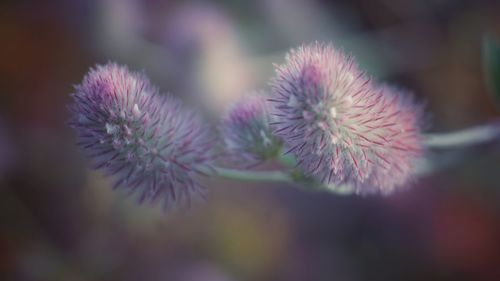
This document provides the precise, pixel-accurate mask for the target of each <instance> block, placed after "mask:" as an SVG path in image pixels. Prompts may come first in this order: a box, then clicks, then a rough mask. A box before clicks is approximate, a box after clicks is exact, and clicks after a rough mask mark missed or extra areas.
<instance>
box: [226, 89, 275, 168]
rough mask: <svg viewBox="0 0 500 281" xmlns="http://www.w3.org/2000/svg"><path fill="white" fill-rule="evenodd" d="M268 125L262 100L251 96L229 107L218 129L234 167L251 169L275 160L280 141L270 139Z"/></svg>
mask: <svg viewBox="0 0 500 281" xmlns="http://www.w3.org/2000/svg"><path fill="white" fill-rule="evenodd" d="M269 123H270V115H269V106H268V103H267V102H266V96H264V95H262V94H259V93H254V94H250V95H248V96H245V97H244V98H242V99H241V100H240V101H238V102H237V103H235V104H233V105H232V106H231V108H229V110H228V111H227V112H226V114H225V116H224V118H223V120H222V124H221V128H220V132H221V135H222V138H223V140H224V144H225V149H226V152H227V154H228V156H229V157H228V158H229V159H230V160H232V161H233V162H234V163H240V164H241V163H242V164H243V165H245V166H253V165H256V164H259V163H261V162H262V161H264V160H267V159H271V158H273V157H275V156H276V155H277V154H278V152H279V151H280V148H281V141H280V140H279V138H278V137H276V136H275V135H273V133H272V131H271V128H270V126H269Z"/></svg>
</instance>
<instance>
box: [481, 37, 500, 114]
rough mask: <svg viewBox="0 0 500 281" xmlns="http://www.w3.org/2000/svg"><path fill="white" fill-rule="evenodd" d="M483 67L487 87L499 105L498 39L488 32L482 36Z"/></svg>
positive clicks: (499, 49) (499, 46) (499, 56)
mask: <svg viewBox="0 0 500 281" xmlns="http://www.w3.org/2000/svg"><path fill="white" fill-rule="evenodd" d="M483 67H484V73H485V78H486V83H487V86H488V89H489V91H490V93H492V94H493V96H494V97H495V100H496V101H497V104H498V105H499V106H500V41H499V40H498V39H496V38H494V37H493V36H491V35H489V34H487V35H485V36H484V38H483Z"/></svg>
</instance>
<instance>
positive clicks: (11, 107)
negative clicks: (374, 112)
mask: <svg viewBox="0 0 500 281" xmlns="http://www.w3.org/2000/svg"><path fill="white" fill-rule="evenodd" d="M499 15H500V3H499V2H498V1H494V0H491V1H487V0H482V1H481V0H479V1H472V0H471V1H465V0H464V1H461V0H397V1H392V0H351V1H347V0H340V1H332V2H329V1H322V0H310V1H306V0H254V1H243V0H226V1H160V0H144V1H140V0H102V1H98V0H54V1H23V0H17V1H16V0H11V1H2V2H1V4H0V35H1V37H0V38H1V43H0V280H30V281H31V280H68V281H73V280H75V281H80V280H82V281H84V280H94V281H95V280H120V281H126V280H148V281H156V280H173V281H240V280H241V281H245V280H259V281H266V280H272V281H279V280H286V281H304V280H345V281H356V280H370V281H375V280H405V281H408V280H426V281H429V280H500V266H499V265H500V173H499V171H500V170H499V168H500V145H499V144H488V145H483V146H481V147H475V148H470V149H467V150H460V151H455V152H447V151H430V154H432V155H433V156H435V157H441V156H443V157H444V156H446V157H453V158H454V159H455V158H456V159H459V160H460V161H454V162H453V163H452V164H451V165H448V166H447V167H446V168H444V169H442V170H440V171H439V172H436V173H434V174H432V175H428V176H425V177H423V178H421V179H419V180H418V181H417V182H416V183H415V184H414V186H413V187H412V188H411V189H408V190H405V191H402V192H399V193H397V194H395V195H392V196H390V197H378V196H372V197H356V196H337V195H333V194H329V193H325V192H305V191H303V190H301V189H298V188H294V187H290V186H286V185H275V184H251V183H240V182H232V181H229V180H218V179H213V180H210V181H208V182H207V185H208V186H209V187H210V193H209V199H208V202H207V203H205V204H201V205H198V206H197V207H195V208H193V209H192V210H191V211H189V212H187V213H182V214H175V215H165V214H163V213H162V212H161V210H159V209H157V208H152V207H149V206H137V205H136V204H135V201H134V199H133V198H127V197H126V196H125V194H121V193H120V192H112V191H111V187H110V182H111V181H110V179H108V178H105V177H104V176H103V175H102V174H101V173H99V172H96V171H92V170H91V169H89V163H88V161H87V160H86V159H85V157H84V156H83V153H82V151H81V150H80V149H79V148H78V147H77V146H76V145H75V144H74V143H75V139H74V135H73V133H72V131H71V130H70V129H69V128H68V126H67V125H66V122H67V120H68V111H67V110H66V106H67V104H68V103H70V102H71V100H70V97H69V94H70V93H71V92H72V90H73V85H75V84H78V83H80V81H81V79H82V77H83V75H84V74H85V73H86V72H87V71H88V69H89V67H91V66H94V65H95V64H98V63H106V62H108V61H116V62H118V63H120V64H126V65H128V66H129V67H130V68H131V69H133V70H144V71H145V72H146V73H147V74H148V76H149V77H150V78H151V80H152V81H153V83H154V84H156V85H158V86H159V87H160V88H161V90H162V91H163V92H170V93H172V94H174V95H177V96H178V97H180V98H181V99H182V100H184V101H185V102H186V103H188V104H190V105H192V106H196V107H198V108H199V109H200V111H202V112H204V114H205V115H206V116H207V117H208V118H207V119H209V120H211V122H213V123H214V125H216V124H217V121H218V116H219V115H220V113H221V111H222V110H224V109H225V107H226V106H227V105H228V103H231V102H232V101H234V100H236V99H238V98H239V97H240V96H241V95H244V94H246V93H248V92H249V91H252V90H259V89H262V90H268V89H269V87H268V85H267V83H268V79H269V78H270V77H271V76H272V75H274V70H273V65H272V64H273V63H282V62H283V61H284V55H285V53H286V52H287V51H288V50H289V49H290V48H292V47H296V46H298V45H300V44H302V43H308V42H312V41H316V40H318V41H331V42H333V43H334V44H335V45H336V46H338V47H341V48H343V49H344V50H345V51H346V52H349V53H352V54H353V55H355V56H356V57H357V58H358V60H359V63H360V65H361V68H363V69H366V70H367V71H368V73H369V74H371V75H373V76H374V77H376V79H379V80H383V81H388V82H390V83H392V84H395V85H397V86H399V87H403V88H406V89H408V90H410V91H411V92H414V94H415V96H416V97H417V99H418V100H419V101H422V102H424V103H425V104H426V109H427V112H428V113H429V116H430V118H429V120H430V121H429V124H430V126H429V131H450V130H455V129H460V128H464V127H468V126H472V125H477V124H482V123H485V122H488V121H491V120H494V119H495V118H498V115H499V113H500V111H499V107H496V106H495V102H494V99H493V98H492V96H491V93H490V91H489V90H488V87H487V86H486V85H487V84H486V83H485V76H486V75H485V71H484V69H483V63H482V60H483V56H482V49H483V47H482V44H483V41H484V40H483V38H484V35H485V34H490V36H491V37H492V38H495V36H498V35H500V17H499ZM496 38H500V37H496Z"/></svg>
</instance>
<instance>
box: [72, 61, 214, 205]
mask: <svg viewBox="0 0 500 281" xmlns="http://www.w3.org/2000/svg"><path fill="white" fill-rule="evenodd" d="M72 96H73V99H74V104H73V105H72V106H71V107H70V109H71V111H72V112H73V114H74V115H73V118H72V120H71V124H72V126H73V127H74V129H75V131H76V133H77V136H78V144H79V145H81V146H82V147H83V148H84V149H85V150H86V152H88V154H89V157H91V158H92V159H93V160H94V162H95V167H96V168H103V169H104V170H105V171H106V172H107V173H108V174H113V175H116V177H115V178H116V182H115V187H123V188H125V189H128V190H129V191H130V192H131V193H137V194H138V198H139V202H143V201H147V202H150V203H153V202H156V201H157V200H163V204H164V207H166V208H169V207H171V206H173V204H174V203H176V202H179V201H182V203H183V204H184V203H190V200H191V197H192V195H194V194H198V195H203V192H202V191H203V188H201V187H202V186H201V185H200V184H199V182H198V181H197V175H198V174H205V173H206V172H207V171H208V170H209V169H211V166H210V165H211V162H212V159H213V156H214V155H213V136H212V135H211V134H210V130H209V128H207V127H206V126H205V125H203V123H202V121H201V119H200V118H199V117H198V116H197V115H196V114H195V113H194V112H192V111H189V110H186V109H185V108H183V107H182V105H181V103H180V102H179V101H178V100H176V99H174V98H173V97H170V96H163V95H160V94H159V93H158V90H157V89H156V88H155V87H153V86H152V85H151V84H150V82H149V80H148V79H147V77H146V76H145V75H143V74H142V73H134V72H130V71H129V70H128V69H127V67H124V66H119V65H116V64H113V63H109V64H107V65H103V66H97V67H96V68H95V69H91V71H90V72H89V73H88V74H87V75H86V76H85V77H84V79H83V81H82V83H81V84H80V85H78V86H76V88H75V93H74V94H73V95H72Z"/></svg>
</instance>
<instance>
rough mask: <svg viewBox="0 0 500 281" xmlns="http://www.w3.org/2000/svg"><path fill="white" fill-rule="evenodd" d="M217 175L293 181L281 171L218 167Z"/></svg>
mask: <svg viewBox="0 0 500 281" xmlns="http://www.w3.org/2000/svg"><path fill="white" fill-rule="evenodd" d="M215 171H216V175H218V176H220V177H223V178H227V179H233V180H246V181H274V182H288V183H290V182H293V181H292V178H290V176H289V175H288V174H287V173H284V172H280V171H242V170H235V169H227V168H221V167H216V168H215Z"/></svg>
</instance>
